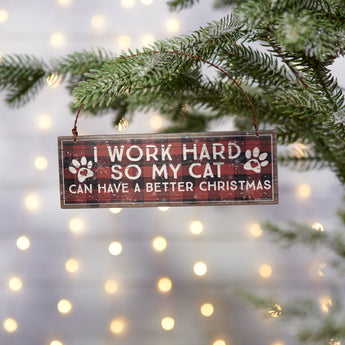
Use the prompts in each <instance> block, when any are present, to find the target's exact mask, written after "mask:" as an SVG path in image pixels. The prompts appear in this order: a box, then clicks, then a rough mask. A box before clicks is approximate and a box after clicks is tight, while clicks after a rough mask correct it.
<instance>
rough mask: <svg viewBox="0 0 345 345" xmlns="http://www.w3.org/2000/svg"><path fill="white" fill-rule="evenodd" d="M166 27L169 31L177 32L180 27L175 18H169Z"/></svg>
mask: <svg viewBox="0 0 345 345" xmlns="http://www.w3.org/2000/svg"><path fill="white" fill-rule="evenodd" d="M166 28H167V30H168V32H170V33H177V32H178V31H179V29H180V22H179V21H178V20H177V19H176V18H170V19H168V21H167V22H166Z"/></svg>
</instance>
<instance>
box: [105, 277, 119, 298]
mask: <svg viewBox="0 0 345 345" xmlns="http://www.w3.org/2000/svg"><path fill="white" fill-rule="evenodd" d="M118 288H119V285H118V283H117V282H116V281H115V280H107V281H106V282H105V284H104V290H105V291H106V293H108V294H109V295H114V294H115V293H116V292H117V290H118Z"/></svg>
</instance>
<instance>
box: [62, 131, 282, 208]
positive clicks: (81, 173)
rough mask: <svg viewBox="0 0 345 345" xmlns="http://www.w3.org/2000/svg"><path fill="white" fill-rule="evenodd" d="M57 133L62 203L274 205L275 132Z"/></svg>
mask: <svg viewBox="0 0 345 345" xmlns="http://www.w3.org/2000/svg"><path fill="white" fill-rule="evenodd" d="M259 134H260V135H259V137H257V136H256V134H255V132H213V133H212V132H211V133H188V134H186V133H184V134H181V135H179V134H150V135H147V134H145V135H128V136H127V135H117V136H85V137H79V138H78V139H77V142H74V141H73V137H59V138H58V145H59V166H60V194H61V207H62V208H76V207H136V206H163V205H167V206H181V205H227V204H252V203H253V204H254V203H261V204H273V203H277V202H278V200H277V199H278V198H277V165H276V133H275V132H274V131H263V132H260V133H259Z"/></svg>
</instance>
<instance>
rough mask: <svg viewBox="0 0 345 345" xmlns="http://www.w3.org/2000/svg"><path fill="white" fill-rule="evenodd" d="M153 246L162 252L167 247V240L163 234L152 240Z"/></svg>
mask: <svg viewBox="0 0 345 345" xmlns="http://www.w3.org/2000/svg"><path fill="white" fill-rule="evenodd" d="M152 247H153V249H154V250H156V251H157V252H162V251H164V250H165V249H166V247H167V240H166V239H165V238H164V237H162V236H157V237H155V238H154V239H153V241H152Z"/></svg>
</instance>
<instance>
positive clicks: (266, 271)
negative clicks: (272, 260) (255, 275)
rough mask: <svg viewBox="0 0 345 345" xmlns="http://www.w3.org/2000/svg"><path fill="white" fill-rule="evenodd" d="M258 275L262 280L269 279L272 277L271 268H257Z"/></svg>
mask: <svg viewBox="0 0 345 345" xmlns="http://www.w3.org/2000/svg"><path fill="white" fill-rule="evenodd" d="M259 274H260V276H261V277H262V278H266V279H267V278H270V277H271V275H272V267H271V266H270V265H266V264H265V265H262V266H260V268H259Z"/></svg>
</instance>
